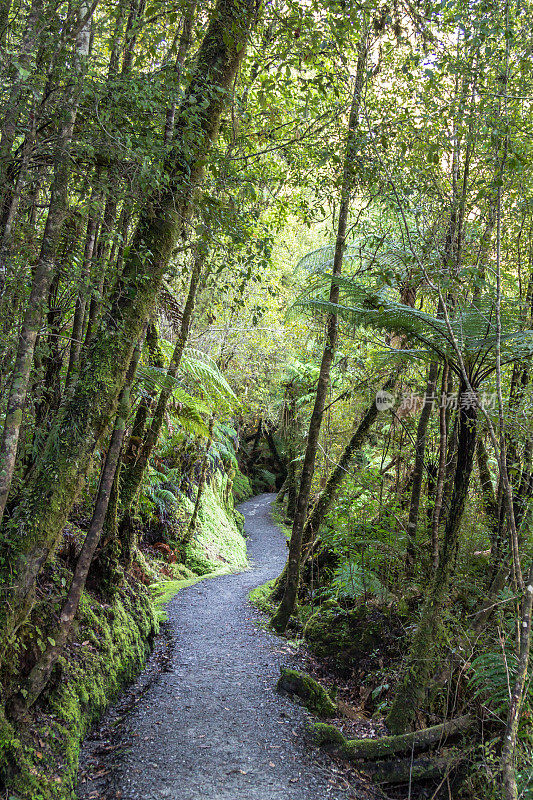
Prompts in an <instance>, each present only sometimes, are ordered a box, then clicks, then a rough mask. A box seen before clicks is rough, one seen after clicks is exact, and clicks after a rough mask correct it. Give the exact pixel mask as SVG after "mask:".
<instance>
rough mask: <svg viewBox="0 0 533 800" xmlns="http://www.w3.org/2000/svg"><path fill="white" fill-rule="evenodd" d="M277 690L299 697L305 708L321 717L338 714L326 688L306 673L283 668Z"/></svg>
mask: <svg viewBox="0 0 533 800" xmlns="http://www.w3.org/2000/svg"><path fill="white" fill-rule="evenodd" d="M276 688H277V689H278V691H283V692H287V693H288V694H291V695H296V696H297V697H299V698H300V700H302V701H303V704H304V705H305V707H306V708H307V709H308V710H309V711H311V712H312V713H313V714H317V715H318V716H319V717H334V716H335V715H336V713H337V706H336V705H335V703H334V702H333V700H332V699H331V697H330V696H329V694H328V693H327V691H326V690H325V689H324V687H323V686H321V685H320V684H319V683H318V681H315V679H314V678H311V676H310V675H306V674H305V672H297V671H296V670H294V669H287V668H286V667H282V668H281V677H280V678H279V680H278V683H277V687H276Z"/></svg>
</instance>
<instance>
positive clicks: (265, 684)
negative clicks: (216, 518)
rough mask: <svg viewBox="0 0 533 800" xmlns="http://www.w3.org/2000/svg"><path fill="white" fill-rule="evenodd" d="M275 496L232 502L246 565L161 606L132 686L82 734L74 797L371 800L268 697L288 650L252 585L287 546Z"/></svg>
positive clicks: (301, 724) (296, 715)
mask: <svg viewBox="0 0 533 800" xmlns="http://www.w3.org/2000/svg"><path fill="white" fill-rule="evenodd" d="M273 499H274V495H269V494H265V495H260V496H258V497H255V498H253V499H251V500H249V501H247V502H246V503H243V504H242V505H241V506H240V510H241V511H242V513H243V514H244V515H245V519H246V523H245V532H246V534H247V536H248V553H249V557H250V560H251V569H249V570H247V571H245V572H241V573H238V574H232V575H227V576H223V577H219V578H215V579H212V580H207V581H203V582H201V583H198V584H196V585H195V586H192V587H190V588H188V589H186V590H183V591H181V592H180V593H179V594H178V595H177V596H176V597H175V598H174V599H173V600H172V601H171V602H170V604H169V605H168V607H167V611H168V624H167V625H166V626H165V630H164V634H163V635H162V637H160V640H159V642H158V645H157V647H156V650H155V653H154V656H153V657H152V659H151V661H150V664H149V665H148V667H147V670H146V671H145V672H144V673H143V675H142V676H141V678H140V679H139V681H138V683H137V684H136V685H135V686H134V687H132V689H131V690H130V691H129V692H128V693H127V694H126V695H125V696H124V697H123V698H122V700H121V702H120V703H119V704H118V705H117V706H116V707H115V708H114V709H112V710H111V711H110V712H109V713H108V714H107V715H106V717H105V718H104V719H103V720H102V722H101V723H100V725H99V726H98V727H97V728H95V729H94V730H93V731H92V733H91V735H90V736H89V737H88V739H87V741H86V743H85V745H84V748H83V752H82V756H81V761H80V785H79V792H78V797H79V798H80V800H96V798H99V799H101V800H104V799H105V800H114V798H121V800H141V799H142V800H163V798H173V799H174V798H177V797H179V798H180V800H237V799H238V798H242V800H325V798H331V800H355V798H357V800H377V798H379V797H383V795H382V794H381V793H380V792H379V791H374V790H373V789H372V787H370V786H368V785H367V784H366V782H364V781H362V780H361V779H360V778H359V777H358V775H357V773H355V772H354V771H350V770H348V769H346V767H345V765H343V764H342V763H339V762H335V761H334V760H332V759H331V758H330V757H329V756H328V755H327V754H325V753H323V752H321V751H320V750H319V749H318V748H317V747H316V746H315V745H313V743H312V741H311V739H310V734H309V732H308V731H307V727H308V723H309V720H310V715H309V714H308V713H307V711H305V710H304V709H303V708H301V707H300V706H299V705H296V704H295V703H293V702H292V701H291V700H289V699H287V698H284V697H281V696H280V695H279V694H277V693H276V691H275V686H276V682H277V679H278V677H279V671H280V666H281V665H285V666H295V665H297V663H296V662H297V654H296V653H295V651H294V649H293V648H291V646H290V643H287V642H286V640H284V639H279V638H277V637H275V636H273V635H272V634H270V633H268V632H267V631H266V630H265V629H264V626H261V624H258V623H261V621H262V615H261V614H260V613H259V612H257V611H256V610H255V609H254V608H253V607H252V606H251V605H250V603H249V601H248V593H249V592H250V590H251V589H253V588H255V587H256V586H258V585H261V584H263V583H265V582H266V581H268V580H270V579H271V578H273V577H276V576H277V575H278V574H279V573H280V571H281V569H282V567H283V564H284V562H285V559H286V553H287V550H286V546H285V539H284V536H283V534H282V532H281V531H280V530H279V528H277V527H276V526H275V525H274V524H273V522H272V520H271V516H270V507H271V503H272V501H273Z"/></svg>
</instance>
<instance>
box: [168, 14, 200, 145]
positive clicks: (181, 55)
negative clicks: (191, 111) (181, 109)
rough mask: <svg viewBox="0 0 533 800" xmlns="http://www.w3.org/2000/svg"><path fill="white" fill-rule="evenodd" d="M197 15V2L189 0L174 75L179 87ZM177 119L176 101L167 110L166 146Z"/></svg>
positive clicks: (170, 139) (170, 138)
mask: <svg viewBox="0 0 533 800" xmlns="http://www.w3.org/2000/svg"><path fill="white" fill-rule="evenodd" d="M195 15H196V0H187V5H186V9H185V12H184V14H183V20H182V28H181V36H180V43H179V45H178V53H177V55H176V62H175V64H174V74H175V81H176V85H177V86H179V83H180V78H181V72H182V69H183V65H184V63H185V56H186V55H187V52H188V50H189V47H190V46H191V35H192V28H193V24H194V17H195ZM175 119H176V101H175V100H173V101H172V103H171V104H170V106H169V108H168V109H167V114H166V119H165V132H164V135H163V141H164V143H165V145H168V144H170V142H171V141H172V135H173V133H174V120H175Z"/></svg>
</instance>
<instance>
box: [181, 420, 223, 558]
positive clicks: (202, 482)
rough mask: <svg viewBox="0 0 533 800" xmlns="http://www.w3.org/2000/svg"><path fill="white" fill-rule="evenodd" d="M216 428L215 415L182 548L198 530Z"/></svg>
mask: <svg viewBox="0 0 533 800" xmlns="http://www.w3.org/2000/svg"><path fill="white" fill-rule="evenodd" d="M214 427H215V415H214V414H212V415H211V419H210V420H209V435H208V437H207V442H206V445H205V453H204V457H203V459H202V466H201V467H200V477H199V479H198V492H197V493H196V501H195V503H194V509H193V512H192V517H191V520H190V522H189V526H188V528H187V533H186V535H185V538H184V540H183V542H182V547H184V548H185V547H187V545H188V544H189V542H190V541H191V540H192V538H193V536H194V532H195V530H196V522H197V520H198V512H199V511H200V504H201V502H202V495H203V493H204V486H205V479H206V475H207V465H208V464H209V451H210V450H211V445H212V444H213V429H214Z"/></svg>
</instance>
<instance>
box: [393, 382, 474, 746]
mask: <svg viewBox="0 0 533 800" xmlns="http://www.w3.org/2000/svg"><path fill="white" fill-rule="evenodd" d="M464 391H466V390H465V388H464V387H463V390H462V391H461V394H460V398H462V397H463V392H464ZM466 397H468V395H466ZM459 420H460V422H459V437H458V447H457V450H458V458H457V468H456V470H455V479H454V485H453V495H452V501H451V506H450V511H449V513H448V518H447V520H446V528H445V531H444V540H443V543H442V548H441V552H440V556H439V565H438V567H437V569H436V571H435V573H434V575H433V578H432V581H431V584H430V586H429V588H428V592H427V595H426V599H425V602H424V607H423V609H422V614H421V618H420V622H419V623H418V626H417V629H416V631H415V633H414V636H413V641H412V643H411V647H410V650H409V654H408V656H407V663H406V667H405V677H404V679H403V681H402V683H401V684H400V686H399V688H398V692H397V694H396V697H395V699H394V702H393V704H392V708H391V710H390V712H389V714H388V716H387V725H388V726H389V728H390V730H391V731H392V732H393V733H403V732H405V731H406V730H408V728H409V727H410V725H411V724H412V722H413V720H414V717H415V712H416V709H417V708H420V706H421V705H422V701H423V698H424V695H425V692H426V689H427V684H428V680H429V679H430V677H431V674H432V672H433V670H434V661H433V658H434V654H435V645H436V635H437V630H438V627H439V623H440V617H441V612H442V607H443V605H444V603H445V601H446V594H447V590H448V586H449V582H450V578H451V575H452V572H453V569H454V567H455V561H456V556H457V551H458V548H459V533H460V527H461V520H462V518H463V512H464V509H465V504H466V499H467V496H468V487H469V484H470V476H471V474H472V467H473V463H474V453H475V445H476V423H477V407H476V406H475V405H472V406H470V405H467V404H466V402H465V405H464V406H462V407H461V408H460V409H459Z"/></svg>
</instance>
